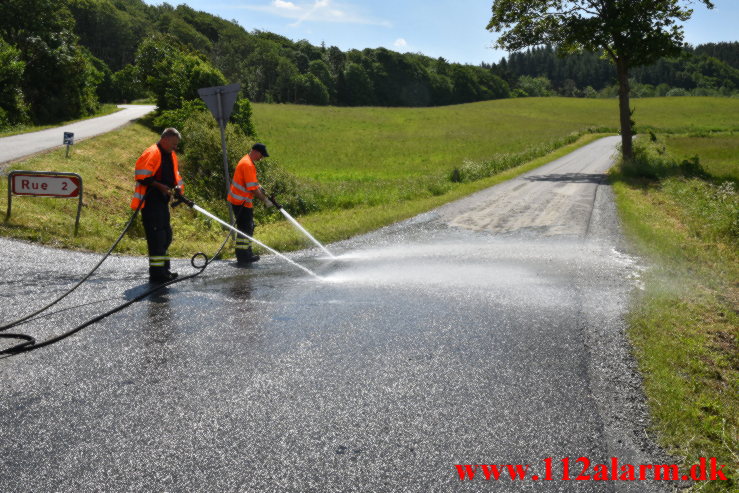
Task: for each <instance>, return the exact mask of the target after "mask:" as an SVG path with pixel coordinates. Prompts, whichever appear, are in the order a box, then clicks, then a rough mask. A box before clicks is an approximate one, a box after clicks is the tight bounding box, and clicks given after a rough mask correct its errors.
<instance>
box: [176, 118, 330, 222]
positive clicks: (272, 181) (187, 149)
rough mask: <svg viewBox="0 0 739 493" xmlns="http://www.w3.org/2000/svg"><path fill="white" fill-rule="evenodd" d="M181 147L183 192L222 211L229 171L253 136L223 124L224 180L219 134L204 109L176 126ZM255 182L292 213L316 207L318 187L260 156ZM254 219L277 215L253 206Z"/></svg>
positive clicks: (249, 144) (246, 149)
mask: <svg viewBox="0 0 739 493" xmlns="http://www.w3.org/2000/svg"><path fill="white" fill-rule="evenodd" d="M180 130H181V133H182V141H183V144H185V146H184V154H183V157H184V166H183V167H182V175H183V178H184V179H185V187H186V190H187V195H189V196H191V197H195V198H196V199H197V200H200V201H201V202H207V203H209V207H210V208H211V209H213V210H216V211H220V212H221V213H225V211H226V207H227V206H226V201H225V198H226V192H225V183H229V184H230V182H231V178H232V177H233V171H234V170H235V168H236V165H237V164H238V162H239V161H240V160H241V158H242V157H243V156H244V155H245V154H247V153H248V152H249V151H250V150H251V146H252V145H253V144H254V140H253V138H251V137H249V136H247V135H245V134H244V132H243V130H242V129H241V127H239V126H237V125H235V124H233V123H229V124H227V125H226V143H227V146H226V148H227V155H228V163H229V176H228V180H227V182H226V181H225V178H224V170H223V154H222V151H221V135H220V130H219V128H218V124H217V123H216V121H215V119H214V118H213V117H212V116H211V115H210V114H209V113H208V112H206V111H197V112H194V113H193V114H192V115H190V116H189V117H188V118H187V120H186V121H185V122H184V124H183V125H182V128H181V129H180ZM257 173H258V177H259V182H260V184H262V186H263V187H264V188H265V189H267V190H268V191H269V192H271V193H273V194H274V195H275V196H276V198H277V200H278V201H279V202H280V203H281V204H282V205H283V206H284V207H285V208H286V209H287V210H289V211H290V213H291V214H292V215H300V214H305V213H307V212H312V211H315V210H317V209H318V205H317V204H318V201H319V187H318V186H317V185H315V184H311V183H308V182H305V181H302V180H300V179H299V178H297V177H295V176H294V175H292V174H290V173H289V172H287V171H285V170H284V169H282V168H281V167H280V166H279V165H278V164H277V163H275V162H274V161H271V160H269V159H263V160H261V161H259V162H258V163H257ZM254 214H255V218H256V219H257V220H260V221H263V222H268V221H272V220H274V219H275V218H276V217H278V216H279V217H281V215H280V214H279V212H277V211H275V210H274V209H265V208H264V207H256V208H255V210H254Z"/></svg>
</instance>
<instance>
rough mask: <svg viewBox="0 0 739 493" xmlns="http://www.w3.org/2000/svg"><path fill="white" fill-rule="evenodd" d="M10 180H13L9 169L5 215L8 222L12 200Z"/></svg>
mask: <svg viewBox="0 0 739 493" xmlns="http://www.w3.org/2000/svg"><path fill="white" fill-rule="evenodd" d="M12 180H13V172H12V171H11V172H10V174H9V175H8V213H7V214H6V215H5V222H8V220H9V219H10V205H11V204H12V202H13V190H12V188H13V183H12Z"/></svg>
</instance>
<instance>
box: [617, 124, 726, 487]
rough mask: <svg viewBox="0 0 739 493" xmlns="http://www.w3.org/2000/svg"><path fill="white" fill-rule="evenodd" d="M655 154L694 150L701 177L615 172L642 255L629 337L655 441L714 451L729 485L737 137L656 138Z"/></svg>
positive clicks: (683, 453)
mask: <svg viewBox="0 0 739 493" xmlns="http://www.w3.org/2000/svg"><path fill="white" fill-rule="evenodd" d="M655 147H656V148H657V149H658V151H659V152H661V153H662V154H661V155H660V154H658V155H659V157H656V156H654V157H653V158H654V159H662V160H665V161H673V162H675V163H680V162H681V161H682V160H683V159H686V158H691V157H693V156H696V155H697V156H699V157H700V163H701V165H702V167H703V169H704V170H705V171H706V172H707V173H708V175H707V176H703V177H691V176H681V175H680V174H677V175H675V176H667V177H664V178H661V179H657V180H643V179H634V178H626V177H623V176H620V175H619V174H618V173H614V174H613V177H614V179H615V184H614V189H615V191H616V197H617V203H618V206H619V210H620V212H621V216H622V219H623V220H624V225H625V228H626V231H627V233H628V235H629V237H630V238H631V240H632V242H633V243H634V244H635V245H636V247H637V249H638V251H639V252H640V253H641V255H642V256H643V257H645V258H646V259H647V261H648V262H649V264H650V269H649V270H648V271H647V272H646V273H645V276H644V281H645V286H646V289H645V291H644V292H643V293H641V294H640V295H639V296H638V298H637V299H636V300H635V304H634V306H633V309H632V311H631V314H630V316H629V323H630V327H631V328H630V336H631V339H632V341H633V343H634V346H635V353H636V356H637V359H638V361H639V365H640V367H641V370H642V373H643V375H644V385H645V390H646V393H647V396H648V400H649V404H650V408H651V411H652V413H653V415H654V417H655V426H656V429H657V431H658V433H659V436H660V439H661V440H660V441H661V442H662V444H663V445H664V446H665V447H666V448H667V450H669V451H670V452H671V453H672V454H674V455H676V456H678V457H682V458H684V459H683V464H684V465H685V466H689V465H691V464H694V463H697V461H698V460H699V458H700V457H717V458H718V459H719V460H720V463H721V464H727V468H726V470H727V475H728V476H729V477H730V479H731V481H730V482H729V483H724V482H714V483H706V484H702V485H697V486H696V490H700V491H707V492H714V491H715V492H719V491H734V488H736V486H737V478H739V471H737V465H738V464H739V315H738V314H737V313H738V308H739V285H738V284H737V280H738V279H739V197H738V196H737V193H736V187H735V184H736V183H738V182H739V158H738V157H739V139H737V136H736V135H734V134H719V135H716V136H713V137H706V136H701V137H695V136H690V135H669V136H659V140H658V141H657V143H656V144H655Z"/></svg>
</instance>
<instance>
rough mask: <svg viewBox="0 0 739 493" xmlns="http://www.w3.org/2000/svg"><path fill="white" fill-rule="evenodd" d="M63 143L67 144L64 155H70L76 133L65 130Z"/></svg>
mask: <svg viewBox="0 0 739 493" xmlns="http://www.w3.org/2000/svg"><path fill="white" fill-rule="evenodd" d="M63 144H64V145H65V146H67V153H66V154H65V156H64V157H69V146H71V145H72V144H74V133H73V132H64V140H63Z"/></svg>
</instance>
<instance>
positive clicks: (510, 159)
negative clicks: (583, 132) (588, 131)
mask: <svg viewBox="0 0 739 493" xmlns="http://www.w3.org/2000/svg"><path fill="white" fill-rule="evenodd" d="M579 137H580V134H577V133H574V134H571V135H568V136H567V137H564V138H562V139H557V140H554V141H552V142H549V143H548V144H540V145H537V146H534V147H530V148H528V149H526V150H525V151H522V152H517V153H503V154H496V155H494V156H493V157H492V158H491V159H489V160H487V161H472V160H469V159H465V160H464V161H463V162H462V166H460V167H459V168H454V169H453V170H452V172H451V174H450V175H449V181H451V182H453V183H465V182H471V181H476V180H480V179H482V178H487V177H488V176H493V175H496V174H498V173H500V172H502V171H505V170H507V169H510V168H513V167H515V166H518V165H520V164H523V163H525V162H528V161H531V160H532V159H536V158H538V157H541V156H544V155H545V154H548V153H550V152H552V151H553V150H555V149H558V148H560V147H562V146H565V145H567V144H571V143H572V142H575V141H576V140H577V139H578V138H579Z"/></svg>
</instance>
